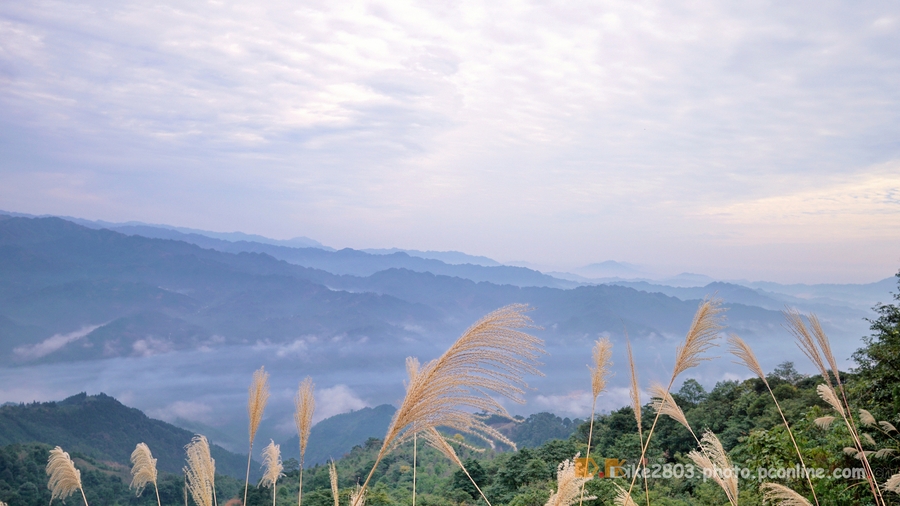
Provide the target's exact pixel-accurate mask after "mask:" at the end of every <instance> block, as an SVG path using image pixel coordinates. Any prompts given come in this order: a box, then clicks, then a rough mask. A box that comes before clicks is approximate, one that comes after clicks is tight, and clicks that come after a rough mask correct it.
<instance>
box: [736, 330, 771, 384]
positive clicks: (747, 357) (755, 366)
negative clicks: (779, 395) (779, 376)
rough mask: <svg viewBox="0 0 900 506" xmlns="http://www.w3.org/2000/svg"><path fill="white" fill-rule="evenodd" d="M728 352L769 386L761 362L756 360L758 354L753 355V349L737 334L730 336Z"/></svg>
mask: <svg viewBox="0 0 900 506" xmlns="http://www.w3.org/2000/svg"><path fill="white" fill-rule="evenodd" d="M728 351H729V353H731V354H732V355H734V356H735V357H737V358H738V359H739V360H740V362H739V363H741V364H744V366H746V367H747V369H750V370H751V371H753V374H755V375H756V376H757V377H759V379H761V380H763V382H764V383H766V385H768V380H767V379H766V373H765V372H763V369H762V366H760V365H759V361H758V360H756V354H755V353H753V349H751V348H750V346H749V345H747V343H745V342H744V340H743V339H741V338H740V337H739V336H737V335H735V334H731V335H730V336H728Z"/></svg>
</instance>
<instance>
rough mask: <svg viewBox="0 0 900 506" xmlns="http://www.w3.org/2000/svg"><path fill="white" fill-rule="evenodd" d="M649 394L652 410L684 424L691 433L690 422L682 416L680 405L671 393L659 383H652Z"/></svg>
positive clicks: (692, 430)
mask: <svg viewBox="0 0 900 506" xmlns="http://www.w3.org/2000/svg"><path fill="white" fill-rule="evenodd" d="M650 395H651V396H652V404H651V406H652V408H653V410H654V411H656V412H657V413H659V414H661V415H666V416H668V417H670V418H672V419H673V420H675V421H676V422H678V423H680V424H681V425H684V426H685V428H687V430H689V431H691V434H693V433H694V429H692V428H691V424H689V423H688V421H687V417H686V416H684V411H682V410H681V407H679V406H678V403H676V402H675V399H674V398H673V397H672V394H670V393H669V391H668V390H666V387H664V386H662V385H661V384H659V383H653V384H652V385H651V386H650ZM694 438H695V439H696V436H694Z"/></svg>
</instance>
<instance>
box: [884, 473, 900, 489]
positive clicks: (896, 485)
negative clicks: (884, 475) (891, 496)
mask: <svg viewBox="0 0 900 506" xmlns="http://www.w3.org/2000/svg"><path fill="white" fill-rule="evenodd" d="M883 488H884V489H885V490H887V491H888V492H894V493H895V494H900V473H897V474H895V475H893V476H891V477H890V478H888V481H886V482H885V483H884V487H883Z"/></svg>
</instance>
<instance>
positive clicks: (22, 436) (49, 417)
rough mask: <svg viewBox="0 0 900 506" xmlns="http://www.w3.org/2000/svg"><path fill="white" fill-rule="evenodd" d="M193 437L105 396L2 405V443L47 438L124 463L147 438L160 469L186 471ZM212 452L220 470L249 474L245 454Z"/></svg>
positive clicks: (217, 449)
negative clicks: (186, 447)
mask: <svg viewBox="0 0 900 506" xmlns="http://www.w3.org/2000/svg"><path fill="white" fill-rule="evenodd" d="M192 436H193V434H192V433H191V432H189V431H186V430H184V429H182V428H179V427H176V426H174V425H171V424H168V423H166V422H163V421H160V420H154V419H152V418H149V417H148V416H147V415H145V414H144V413H142V412H141V411H140V410H137V409H134V408H129V407H127V406H123V405H122V404H121V403H120V402H119V401H117V400H115V399H113V398H112V397H110V396H108V395H104V394H99V395H86V394H84V393H81V394H78V395H73V396H72V397H69V398H68V399H65V400H63V401H60V402H41V403H39V402H35V403H31V404H7V405H5V406H2V407H0V445H9V444H13V443H30V442H42V443H48V444H51V445H52V446H57V445H59V446H61V447H63V448H65V449H66V450H67V451H69V452H77V453H80V454H83V455H85V456H89V457H91V458H93V459H96V460H97V461H105V462H115V463H118V464H120V465H121V464H128V462H129V457H130V456H131V452H132V451H133V450H134V445H136V444H138V443H141V442H144V443H147V444H148V445H150V447H151V448H152V449H153V453H154V455H156V457H157V458H158V459H159V469H160V470H161V471H168V472H171V473H180V472H181V467H182V466H183V464H184V445H186V444H187V443H189V442H190V441H191V437H192ZM212 455H213V458H215V459H216V469H217V470H218V471H219V472H220V473H222V474H227V475H231V476H235V477H240V478H243V477H244V471H245V469H246V465H247V461H246V458H247V457H246V456H241V455H237V454H234V453H231V452H229V451H227V450H225V449H223V448H220V447H218V446H215V445H213V447H212ZM44 460H45V461H46V456H45V457H44ZM45 463H46V462H45ZM256 467H258V466H256ZM254 474H255V473H254ZM45 481H46V480H45Z"/></svg>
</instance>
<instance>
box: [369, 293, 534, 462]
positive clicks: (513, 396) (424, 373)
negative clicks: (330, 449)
mask: <svg viewBox="0 0 900 506" xmlns="http://www.w3.org/2000/svg"><path fill="white" fill-rule="evenodd" d="M527 310H528V306H526V305H524V304H513V305H510V306H506V307H503V308H500V309H498V310H496V311H494V312H492V313H490V314H488V315H486V316H485V317H484V318H482V319H481V320H479V321H478V322H476V323H475V324H474V325H473V326H471V327H469V329H468V330H466V331H465V332H464V333H463V335H462V336H461V337H460V338H459V339H458V340H457V341H456V342H455V343H454V344H453V345H452V346H451V347H450V348H449V349H448V350H447V351H446V352H445V353H444V354H443V355H441V356H440V357H439V358H437V359H435V360H432V361H430V362H428V363H426V364H422V365H418V363H417V361H415V360H409V361H407V371H408V372H409V373H410V379H409V383H408V385H407V388H406V397H405V398H404V399H403V402H402V403H401V404H400V408H399V409H398V410H397V412H396V413H394V417H393V419H392V421H391V424H390V426H389V427H388V431H387V434H386V435H385V438H384V443H383V451H384V450H386V449H390V448H394V447H396V446H397V445H399V444H400V443H402V442H404V441H406V440H409V439H410V438H412V435H413V434H415V433H421V432H425V431H426V430H427V429H428V428H429V427H448V428H451V429H455V430H458V431H460V432H465V433H469V434H473V435H475V436H478V437H481V438H482V439H484V440H485V441H487V442H489V443H492V442H493V440H500V441H503V442H504V443H506V444H508V445H510V446H511V447H513V448H515V445H514V444H513V443H512V441H510V440H509V439H508V438H506V437H504V436H503V435H502V434H500V433H499V432H498V431H497V430H495V429H493V428H491V427H490V426H488V425H487V424H485V423H484V422H483V421H481V420H479V419H478V418H476V417H474V416H473V415H472V414H471V411H473V410H474V411H484V412H486V413H490V414H496V415H500V416H505V417H507V418H509V413H508V412H507V411H506V409H504V408H503V406H502V405H500V404H499V403H498V402H497V401H496V400H495V399H493V398H492V397H490V395H489V394H491V393H493V394H496V395H500V396H503V397H506V398H507V399H510V400H512V401H514V402H518V403H522V402H524V401H523V399H522V397H521V396H522V394H523V393H524V389H525V388H526V387H527V383H525V380H524V379H523V376H524V375H525V374H535V375H540V374H541V373H540V371H538V369H537V366H538V365H539V362H538V361H537V358H538V356H540V355H541V354H543V353H544V350H543V348H542V345H543V341H541V340H540V339H538V338H536V337H534V336H531V335H529V334H527V333H525V332H522V331H520V330H518V329H521V328H529V327H533V326H532V324H531V319H529V318H528V317H527V316H525V312H526V311H527Z"/></svg>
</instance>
